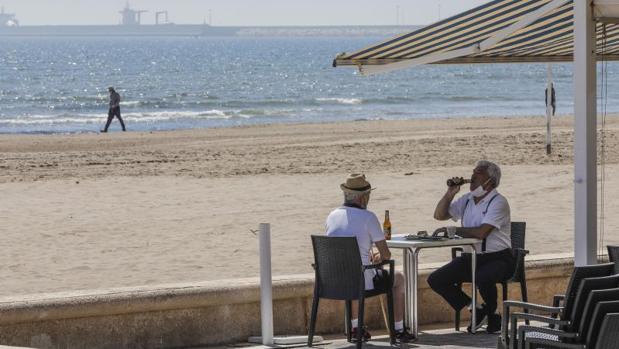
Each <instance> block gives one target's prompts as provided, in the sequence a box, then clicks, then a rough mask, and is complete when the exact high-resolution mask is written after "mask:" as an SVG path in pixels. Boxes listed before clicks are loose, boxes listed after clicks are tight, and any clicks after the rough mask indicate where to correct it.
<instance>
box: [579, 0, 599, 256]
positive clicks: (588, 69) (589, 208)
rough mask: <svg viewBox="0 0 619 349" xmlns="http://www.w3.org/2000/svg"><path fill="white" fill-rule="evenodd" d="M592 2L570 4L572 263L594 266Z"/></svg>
mask: <svg viewBox="0 0 619 349" xmlns="http://www.w3.org/2000/svg"><path fill="white" fill-rule="evenodd" d="M592 2H593V1H592V0H579V1H574V263H575V265H576V266H583V265H590V264H595V263H597V258H596V251H597V147H596V146H597V138H596V137H597V135H596V119H597V115H596V113H597V109H596V108H597V106H596V57H595V49H596V46H595V44H596V37H595V22H594V20H593V4H592Z"/></svg>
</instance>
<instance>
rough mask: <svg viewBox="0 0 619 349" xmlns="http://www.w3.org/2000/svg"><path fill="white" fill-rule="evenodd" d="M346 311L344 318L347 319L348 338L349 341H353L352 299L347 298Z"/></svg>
mask: <svg viewBox="0 0 619 349" xmlns="http://www.w3.org/2000/svg"><path fill="white" fill-rule="evenodd" d="M345 303H346V311H345V314H344V318H345V321H346V340H347V341H348V343H350V342H351V341H352V324H351V320H352V301H350V300H347V301H346V302H345Z"/></svg>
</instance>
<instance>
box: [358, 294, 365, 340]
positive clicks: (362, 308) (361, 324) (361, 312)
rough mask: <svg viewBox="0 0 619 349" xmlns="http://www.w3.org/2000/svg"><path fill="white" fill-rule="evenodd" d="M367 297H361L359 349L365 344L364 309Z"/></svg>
mask: <svg viewBox="0 0 619 349" xmlns="http://www.w3.org/2000/svg"><path fill="white" fill-rule="evenodd" d="M364 303H365V298H363V297H359V327H357V349H361V346H362V345H363V310H364V308H365V304H364Z"/></svg>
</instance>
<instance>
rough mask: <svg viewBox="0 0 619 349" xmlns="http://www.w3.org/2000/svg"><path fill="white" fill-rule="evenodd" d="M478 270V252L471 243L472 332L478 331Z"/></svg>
mask: <svg viewBox="0 0 619 349" xmlns="http://www.w3.org/2000/svg"><path fill="white" fill-rule="evenodd" d="M476 272H477V252H476V251H475V246H474V245H471V288H472V290H471V292H472V294H471V305H472V306H473V309H471V333H473V334H474V333H475V332H477V328H476V327H477V326H476V325H477V279H476V277H475V274H476Z"/></svg>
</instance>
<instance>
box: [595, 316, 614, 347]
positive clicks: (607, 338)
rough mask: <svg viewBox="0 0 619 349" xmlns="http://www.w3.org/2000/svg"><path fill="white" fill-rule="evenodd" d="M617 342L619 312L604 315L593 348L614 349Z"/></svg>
mask: <svg viewBox="0 0 619 349" xmlns="http://www.w3.org/2000/svg"><path fill="white" fill-rule="evenodd" d="M617 343H619V313H608V314H606V316H604V320H603V321H602V326H600V333H599V335H598V341H597V343H596V345H595V348H594V349H615V348H617Z"/></svg>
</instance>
